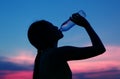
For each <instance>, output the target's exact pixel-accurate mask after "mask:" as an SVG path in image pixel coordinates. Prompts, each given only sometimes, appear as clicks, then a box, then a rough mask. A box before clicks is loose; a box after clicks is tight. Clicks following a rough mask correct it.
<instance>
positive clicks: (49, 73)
mask: <svg viewBox="0 0 120 79" xmlns="http://www.w3.org/2000/svg"><path fill="white" fill-rule="evenodd" d="M70 19H71V20H72V21H73V22H74V23H76V24H77V25H78V26H82V27H83V28H84V29H85V30H86V32H87V33H88V35H89V37H90V39H91V42H92V46H88V47H74V46H62V47H57V43H58V40H59V39H61V38H62V37H63V34H62V32H61V31H60V30H59V29H58V28H57V27H56V26H54V25H53V24H52V23H50V22H48V21H46V20H40V21H37V22H34V23H32V24H31V25H30V27H29V29H28V39H29V41H30V43H31V44H32V45H33V46H34V47H35V48H36V49H37V50H38V53H37V55H36V59H35V65H34V72H33V79H72V72H71V70H70V68H69V66H68V64H67V61H70V60H82V59H87V58H91V57H95V56H97V55H100V54H102V53H104V52H105V47H104V45H103V43H102V42H101V40H100V38H99V37H98V35H97V34H96V32H95V31H94V30H93V28H92V27H91V25H90V23H89V22H88V21H87V20H86V19H85V18H84V17H82V16H80V15H79V14H77V13H74V14H73V15H72V17H70Z"/></svg>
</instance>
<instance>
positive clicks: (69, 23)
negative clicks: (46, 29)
mask: <svg viewBox="0 0 120 79" xmlns="http://www.w3.org/2000/svg"><path fill="white" fill-rule="evenodd" d="M77 13H79V14H80V15H81V16H83V17H86V13H85V12H84V11H83V10H80V11H78V12H77ZM74 25H75V23H74V22H72V21H71V20H70V19H68V20H67V21H65V22H64V23H63V24H62V25H61V27H60V30H61V31H63V32H65V31H68V30H69V29H70V28H72V27H73V26H74Z"/></svg>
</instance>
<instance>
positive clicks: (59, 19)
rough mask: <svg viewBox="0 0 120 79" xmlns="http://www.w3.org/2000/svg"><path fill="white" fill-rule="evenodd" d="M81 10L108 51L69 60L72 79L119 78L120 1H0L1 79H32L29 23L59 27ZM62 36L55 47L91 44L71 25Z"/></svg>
mask: <svg viewBox="0 0 120 79" xmlns="http://www.w3.org/2000/svg"><path fill="white" fill-rule="evenodd" d="M81 9H82V10H84V11H85V12H86V14H87V16H86V19H88V21H89V22H90V23H91V25H92V27H93V28H94V30H95V31H96V32H97V34H98V35H99V36H100V38H101V40H102V41H103V43H104V45H105V47H106V49H107V51H106V52H105V53H104V54H102V55H100V56H97V57H94V58H90V59H86V60H78V61H69V62H68V63H69V65H70V68H71V69H72V71H73V79H120V35H119V34H120V0H74V1H73V0H59V1H57V0H0V79H16V78H17V79H32V69H33V65H34V64H33V62H34V58H35V55H36V52H37V50H36V49H35V48H34V47H33V46H31V44H30V43H29V41H28V39H27V30H28V27H29V25H30V24H31V23H32V22H34V21H37V20H41V19H45V20H48V21H50V22H52V23H53V24H54V25H56V26H58V27H60V25H61V24H62V23H63V22H64V21H65V20H67V19H68V18H69V17H70V16H71V14H72V13H74V12H77V11H79V10H81ZM63 34H64V38H63V39H61V40H60V41H59V45H58V46H64V45H72V46H77V47H83V46H88V45H91V42H90V40H89V37H88V35H87V33H86V31H85V30H84V28H82V27H81V28H80V27H77V26H74V27H73V28H72V29H71V30H69V31H68V32H64V33H63ZM73 53H74V52H73Z"/></svg>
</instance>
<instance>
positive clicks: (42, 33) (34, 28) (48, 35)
mask: <svg viewBox="0 0 120 79" xmlns="http://www.w3.org/2000/svg"><path fill="white" fill-rule="evenodd" d="M62 37H63V34H62V33H61V31H59V30H58V28H57V27H56V26H54V25H53V24H52V23H50V22H48V21H45V20H40V21H36V22H34V23H32V24H31V25H30V27H29V29H28V39H29V41H30V43H31V44H32V45H33V46H34V47H36V48H37V49H40V50H43V49H46V48H49V47H52V46H53V45H54V44H55V43H56V42H57V41H58V40H59V39H60V38H62Z"/></svg>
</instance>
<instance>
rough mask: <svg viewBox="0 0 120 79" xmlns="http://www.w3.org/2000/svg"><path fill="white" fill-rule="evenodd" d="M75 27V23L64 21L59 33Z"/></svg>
mask: <svg viewBox="0 0 120 79" xmlns="http://www.w3.org/2000/svg"><path fill="white" fill-rule="evenodd" d="M74 25H75V23H73V22H72V21H71V20H70V19H68V20H67V21H65V22H64V23H63V24H62V25H61V27H60V30H61V31H68V30H69V29H70V28H72V27H73V26H74Z"/></svg>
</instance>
